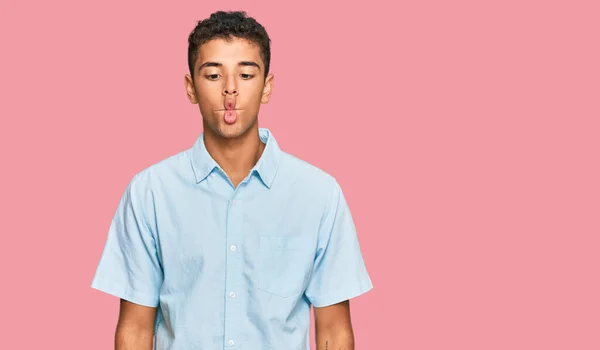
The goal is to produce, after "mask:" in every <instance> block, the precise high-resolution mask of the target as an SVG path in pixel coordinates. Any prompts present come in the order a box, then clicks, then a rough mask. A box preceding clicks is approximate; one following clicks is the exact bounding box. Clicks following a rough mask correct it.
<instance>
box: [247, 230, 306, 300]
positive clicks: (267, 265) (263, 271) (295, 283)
mask: <svg viewBox="0 0 600 350" xmlns="http://www.w3.org/2000/svg"><path fill="white" fill-rule="evenodd" d="M313 262H314V249H313V247H312V240H311V237H309V236H273V235H261V236H260V256H259V264H258V289H261V290H263V291H266V292H268V293H271V294H275V295H277V296H280V297H284V298H286V297H291V296H294V295H298V294H300V293H302V292H304V289H305V288H306V286H307V285H308V280H309V278H310V274H311V271H312V267H313Z"/></svg>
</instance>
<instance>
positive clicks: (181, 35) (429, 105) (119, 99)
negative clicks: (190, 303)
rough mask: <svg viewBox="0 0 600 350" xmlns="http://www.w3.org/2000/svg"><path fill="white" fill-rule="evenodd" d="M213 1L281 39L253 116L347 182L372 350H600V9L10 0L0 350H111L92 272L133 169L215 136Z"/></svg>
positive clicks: (2, 99) (2, 112)
mask: <svg viewBox="0 0 600 350" xmlns="http://www.w3.org/2000/svg"><path fill="white" fill-rule="evenodd" d="M219 9H223V10H246V11H247V12H248V14H249V15H250V16H253V17H255V18H256V19H257V20H258V21H259V22H261V23H262V24H264V25H265V27H266V29H267V31H268V32H269V34H270V36H271V38H272V72H273V73H274V74H275V87H274V91H273V95H272V100H271V102H270V103H269V104H268V105H265V106H263V108H262V109H261V112H260V117H259V122H260V124H259V125H260V126H261V127H267V128H269V129H271V130H272V131H273V133H274V135H275V136H276V137H277V139H278V141H279V143H280V145H281V147H282V148H283V149H284V150H285V151H287V152H289V153H292V154H294V155H296V156H297V157H300V158H302V159H304V160H306V161H308V162H310V163H312V164H314V165H316V166H318V167H320V168H322V169H323V170H325V171H327V172H329V173H330V174H332V175H334V176H335V177H336V178H337V179H338V180H339V182H340V184H341V185H342V187H343V189H344V191H345V194H346V196H347V199H348V202H349V205H350V208H351V210H352V213H353V216H354V218H355V223H356V227H357V230H358V234H359V239H360V243H361V247H362V250H363V255H364V258H365V261H366V264H367V268H368V271H369V273H370V275H371V278H372V280H373V283H374V285H375V288H374V289H373V290H372V291H370V292H369V293H367V294H365V295H363V296H361V297H359V298H356V299H355V300H353V301H352V303H351V305H352V306H351V308H352V316H353V325H354V329H355V336H356V349H358V350H370V349H393V350H396V349H398V350H404V349H406V350H439V349H457V350H482V349H485V350H487V349H490V350H505V349H543V350H551V349H569V350H570V349H577V350H587V349H589V350H592V349H599V348H600V336H599V329H600V317H599V316H598V315H600V301H599V298H598V296H599V295H600V282H599V273H600V254H599V253H598V250H599V247H600V244H599V243H600V238H599V235H600V220H599V213H600V211H599V210H600V203H599V198H600V196H599V195H600V188H599V181H598V180H599V178H600V167H599V159H600V157H599V156H600V142H599V132H600V123H599V118H600V102H599V101H600V83H599V82H600V70H599V64H598V63H599V62H600V52H599V47H600V46H599V43H600V25H599V23H600V21H598V13H599V11H600V8H599V7H598V2H597V1H566V0H565V1H462V0H461V1H400V2H398V1H382V0H374V1H368V2H364V1H358V2H350V1H339V2H333V1H295V2H284V1H272V2H264V1H221V2H205V1H173V2H166V1H162V2H150V1H114V0H107V1H60V0H59V1H4V0H3V1H2V3H1V4H0V39H1V40H0V52H1V55H0V86H1V91H0V93H1V94H0V116H1V124H0V133H1V134H0V152H1V158H0V159H1V163H0V164H2V165H1V172H0V176H1V181H0V186H1V187H0V200H1V210H0V215H1V221H0V222H1V225H2V226H1V227H2V229H1V232H2V236H1V237H2V242H1V244H0V249H1V251H0V259H1V260H0V268H1V269H2V270H1V275H0V276H1V279H0V284H1V288H0V293H2V294H1V298H0V301H1V302H2V308H1V319H2V321H1V323H2V326H1V333H2V335H1V337H0V338H1V339H0V344H1V345H0V347H1V348H2V349H89V350H95V349H98V350H100V349H110V348H112V344H113V335H114V328H115V325H116V320H117V313H118V300H117V299H116V298H114V297H111V296H108V295H105V294H102V293H100V292H98V291H95V290H93V289H91V288H90V283H91V280H92V277H93V274H94V271H95V268H96V265H97V263H98V259H99V258H100V254H101V252H102V248H103V245H104V242H105V239H106V234H107V232H108V227H109V225H110V220H111V218H112V216H113V215H114V212H115V210H116V206H117V204H118V200H119V198H120V196H121V195H122V193H123V191H124V189H125V187H126V185H127V183H128V182H129V181H130V179H131V177H132V176H133V175H134V174H135V173H137V172H139V171H141V170H142V169H144V168H145V167H147V166H149V165H151V164H154V163H156V162H158V161H160V160H162V159H164V158H166V157H168V156H170V155H172V154H175V153H178V152H180V151H182V150H184V149H187V148H189V147H191V145H192V144H193V142H194V141H195V139H196V138H197V137H198V135H199V134H200V132H201V131H202V127H201V116H200V112H199V110H198V108H197V105H192V104H190V103H189V102H188V100H187V98H186V95H185V89H184V75H185V74H186V73H187V37H188V34H189V32H190V31H191V30H192V29H193V27H194V26H195V24H196V21H197V20H199V19H202V18H205V17H207V16H208V15H209V14H210V13H211V12H213V11H216V10H219ZM311 333H312V335H313V336H314V332H313V331H312V330H311ZM253 350H255V349H253ZM257 350H258V349H257Z"/></svg>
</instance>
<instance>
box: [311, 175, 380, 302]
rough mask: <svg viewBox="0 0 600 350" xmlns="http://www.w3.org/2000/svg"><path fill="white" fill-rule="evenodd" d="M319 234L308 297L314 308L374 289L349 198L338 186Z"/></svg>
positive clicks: (337, 185)
mask: <svg viewBox="0 0 600 350" xmlns="http://www.w3.org/2000/svg"><path fill="white" fill-rule="evenodd" d="M335 185H336V186H335V191H334V195H333V205H330V206H329V207H330V208H331V209H329V212H328V213H326V216H325V218H324V221H323V223H322V225H321V232H319V241H318V247H317V253H316V257H315V266H314V269H313V274H312V277H311V280H310V282H309V284H308V286H307V288H306V291H305V295H306V297H307V298H308V300H309V301H310V302H311V304H312V305H313V306H314V307H323V306H328V305H332V304H336V303H339V302H342V301H345V300H348V299H351V298H354V297H357V296H359V295H361V294H363V293H366V292H367V291H369V290H371V289H372V288H373V283H372V282H371V279H370V277H369V274H368V273H367V269H366V266H365V262H364V259H363V256H362V253H361V249H360V245H359V241H358V237H357V233H356V228H355V226H354V221H353V219H352V215H351V213H350V209H349V207H348V204H347V202H346V198H345V197H344V194H343V192H342V190H341V188H340V186H339V184H338V183H337V181H336V182H335Z"/></svg>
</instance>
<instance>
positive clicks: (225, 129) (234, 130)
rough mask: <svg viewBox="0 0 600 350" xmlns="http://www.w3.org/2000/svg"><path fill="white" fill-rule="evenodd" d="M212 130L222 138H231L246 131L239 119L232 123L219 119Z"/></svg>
mask: <svg viewBox="0 0 600 350" xmlns="http://www.w3.org/2000/svg"><path fill="white" fill-rule="evenodd" d="M213 131H215V132H216V133H217V135H219V136H221V137H223V138H226V139H233V138H236V137H240V136H242V135H243V134H244V133H245V132H246V131H247V128H244V127H243V124H242V122H241V121H240V120H238V121H236V122H235V123H234V124H227V123H225V122H222V121H221V122H220V123H219V124H217V125H216V130H215V129H213Z"/></svg>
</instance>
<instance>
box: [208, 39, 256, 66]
mask: <svg viewBox="0 0 600 350" xmlns="http://www.w3.org/2000/svg"><path fill="white" fill-rule="evenodd" d="M207 61H211V62H219V63H222V64H223V65H237V64H238V62H241V61H254V62H256V63H258V64H259V65H260V66H261V67H264V63H263V61H262V59H261V57H260V47H259V46H258V45H257V44H255V43H253V42H251V41H249V40H246V39H241V38H233V39H229V40H225V39H220V38H219V39H213V40H210V41H208V42H206V43H204V44H202V45H200V48H199V49H198V58H197V60H196V66H199V65H201V64H202V63H204V62H207Z"/></svg>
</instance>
